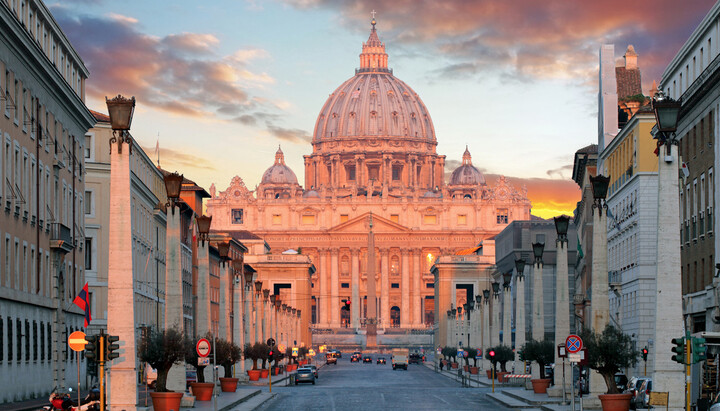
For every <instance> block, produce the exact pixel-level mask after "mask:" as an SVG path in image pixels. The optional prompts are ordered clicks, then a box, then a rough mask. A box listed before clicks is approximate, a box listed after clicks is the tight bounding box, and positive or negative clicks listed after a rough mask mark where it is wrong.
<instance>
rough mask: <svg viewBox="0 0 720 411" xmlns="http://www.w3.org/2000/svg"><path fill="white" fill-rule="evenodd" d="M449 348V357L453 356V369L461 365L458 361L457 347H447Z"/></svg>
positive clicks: (451, 363)
mask: <svg viewBox="0 0 720 411" xmlns="http://www.w3.org/2000/svg"><path fill="white" fill-rule="evenodd" d="M447 348H448V351H447V353H448V357H449V358H452V361H451V362H450V367H451V368H452V369H457V368H458V365H459V364H458V363H457V348H455V347H447Z"/></svg>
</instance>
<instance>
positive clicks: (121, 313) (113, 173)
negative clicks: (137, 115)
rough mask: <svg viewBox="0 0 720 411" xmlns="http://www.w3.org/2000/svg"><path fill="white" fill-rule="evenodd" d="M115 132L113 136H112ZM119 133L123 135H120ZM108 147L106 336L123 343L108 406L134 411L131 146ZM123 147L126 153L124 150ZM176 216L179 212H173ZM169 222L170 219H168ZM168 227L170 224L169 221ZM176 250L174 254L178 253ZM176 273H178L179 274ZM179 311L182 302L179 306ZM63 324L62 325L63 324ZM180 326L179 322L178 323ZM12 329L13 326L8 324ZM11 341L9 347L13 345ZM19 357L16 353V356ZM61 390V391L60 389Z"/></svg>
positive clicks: (114, 363) (114, 365)
mask: <svg viewBox="0 0 720 411" xmlns="http://www.w3.org/2000/svg"><path fill="white" fill-rule="evenodd" d="M114 133H115V132H113V134H114ZM121 133H122V132H121ZM120 141H121V142H120V145H119V146H118V145H116V144H111V145H110V210H109V212H110V215H111V216H112V218H111V219H110V226H109V227H108V232H109V233H108V238H109V240H108V241H109V244H110V245H111V247H108V250H109V257H108V272H110V273H112V275H108V312H107V318H108V320H107V332H108V334H110V335H116V336H118V337H120V341H122V342H124V345H123V346H122V349H121V350H120V358H118V359H116V360H113V361H112V365H111V367H110V377H109V378H110V379H111V380H112V384H110V386H109V393H108V398H107V402H108V406H109V407H111V408H112V409H125V410H135V409H136V405H137V383H136V381H135V380H136V378H137V377H136V375H137V366H136V357H137V354H136V352H135V291H134V288H133V255H132V246H133V239H132V220H131V215H130V214H131V206H130V199H131V195H130V148H131V146H130V144H132V143H130V144H126V143H124V142H122V138H121V140H120ZM123 146H124V148H125V150H123ZM176 213H177V214H179V212H178V211H177V210H176ZM168 220H169V219H168ZM168 224H169V221H168ZM179 251H180V249H179V247H178V248H177V250H176V252H179ZM178 271H179V270H178ZM180 304H181V310H182V300H181V302H180ZM63 322H64V321H63ZM181 324H182V322H181ZM10 326H12V324H10ZM13 343H14V342H13V341H10V344H13ZM63 343H64V344H65V342H63ZM18 354H19V353H18ZM59 388H60V387H59Z"/></svg>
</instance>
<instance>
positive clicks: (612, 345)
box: [580, 324, 640, 394]
mask: <svg viewBox="0 0 720 411" xmlns="http://www.w3.org/2000/svg"><path fill="white" fill-rule="evenodd" d="M580 338H582V340H583V345H584V346H585V347H587V356H588V358H587V362H588V367H590V368H591V369H593V370H595V371H597V372H598V373H600V375H602V376H603V379H604V380H605V385H606V386H607V389H608V390H607V394H620V390H618V387H617V385H616V384H615V373H617V372H618V371H620V369H622V368H628V367H634V366H635V365H636V364H637V362H638V357H639V356H640V351H638V350H637V349H635V347H633V343H632V339H631V338H630V336H628V335H627V334H624V333H623V332H622V331H620V330H619V329H617V328H615V327H614V326H612V325H611V324H608V325H607V326H606V327H605V329H604V330H603V331H602V333H596V332H593V331H592V330H589V329H584V330H583V331H582V332H581V333H580Z"/></svg>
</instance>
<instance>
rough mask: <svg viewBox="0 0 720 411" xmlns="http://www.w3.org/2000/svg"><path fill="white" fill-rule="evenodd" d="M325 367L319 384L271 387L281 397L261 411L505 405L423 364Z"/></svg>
mask: <svg viewBox="0 0 720 411" xmlns="http://www.w3.org/2000/svg"><path fill="white" fill-rule="evenodd" d="M349 357H350V355H349V354H348V355H344V356H343V358H341V359H338V364H337V365H327V366H323V367H322V368H321V369H320V370H319V371H318V373H319V378H318V379H317V381H316V383H315V385H312V384H309V383H306V384H302V383H301V384H300V385H297V386H273V394H277V397H276V398H275V399H273V400H271V401H269V402H267V403H266V404H264V405H263V406H262V407H261V408H260V409H261V410H278V411H280V410H282V411H286V410H342V411H347V410H488V409H492V410H494V411H499V410H503V409H504V408H502V407H500V406H498V405H497V403H494V402H492V401H491V400H489V399H486V398H485V393H486V392H488V391H489V389H484V388H462V387H460V384H459V383H457V382H455V381H453V380H452V379H450V378H447V377H443V376H441V375H439V374H436V373H435V372H434V371H432V370H431V369H429V368H427V367H425V366H424V365H416V364H411V365H410V366H409V367H408V370H407V371H404V370H396V371H393V369H392V366H391V365H390V355H384V357H385V358H386V359H387V364H385V365H378V364H375V358H377V357H378V355H377V354H373V355H372V357H373V362H372V363H371V364H364V363H350V359H349Z"/></svg>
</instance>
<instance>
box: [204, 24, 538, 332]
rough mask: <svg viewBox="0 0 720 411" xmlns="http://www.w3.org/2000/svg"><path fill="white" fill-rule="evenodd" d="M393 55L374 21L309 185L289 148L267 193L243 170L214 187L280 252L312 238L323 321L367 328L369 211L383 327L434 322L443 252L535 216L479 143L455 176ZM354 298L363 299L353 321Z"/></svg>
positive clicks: (214, 207)
mask: <svg viewBox="0 0 720 411" xmlns="http://www.w3.org/2000/svg"><path fill="white" fill-rule="evenodd" d="M387 59H388V55H387V54H386V53H385V45H384V44H383V43H382V42H380V40H379V38H378V35H377V31H376V28H375V21H374V20H373V22H372V29H371V33H370V37H369V39H368V41H367V42H365V43H363V48H362V53H361V54H360V68H359V69H357V70H356V73H355V75H354V76H353V77H351V78H350V79H349V80H347V81H346V82H344V83H343V84H342V85H341V86H340V87H339V88H338V89H336V90H335V91H334V92H333V93H331V95H330V97H329V98H328V100H327V102H326V103H325V105H324V106H323V107H322V109H321V111H320V114H319V116H318V119H317V122H316V125H315V131H314V133H313V140H312V147H313V151H312V154H310V155H307V156H305V187H304V188H303V187H301V186H300V185H299V183H298V180H297V177H296V175H295V173H294V172H293V171H292V170H291V169H290V168H289V167H288V166H286V165H285V161H284V154H283V153H282V151H281V150H279V149H278V152H277V153H276V156H275V164H274V165H272V166H271V167H270V168H269V169H268V170H267V171H266V172H265V173H264V175H263V177H262V181H261V183H260V185H259V186H258V187H257V189H256V190H254V191H250V190H248V189H247V188H246V186H245V184H244V182H243V181H242V179H241V178H240V177H235V178H234V179H233V180H232V182H231V183H230V186H229V187H227V189H226V190H224V191H221V192H219V193H216V192H215V189H214V186H213V187H212V188H211V190H210V191H211V196H212V197H211V198H210V199H209V200H208V202H207V211H208V213H209V214H211V215H212V216H213V226H214V227H215V229H218V230H238V229H241V230H249V231H252V232H253V233H255V234H257V235H258V236H260V237H262V238H263V239H265V240H266V241H267V242H268V244H270V246H271V247H273V248H274V249H280V250H285V249H289V248H295V249H296V248H299V247H301V248H302V253H303V254H306V255H308V256H310V258H311V260H312V262H313V264H314V265H315V267H316V268H317V272H316V274H315V275H313V277H312V290H313V296H312V312H313V315H312V318H313V319H314V323H315V324H316V325H317V327H318V328H320V329H324V330H327V329H330V330H340V329H343V328H345V327H349V328H356V329H358V328H361V326H362V323H363V320H364V318H365V304H364V303H363V301H364V300H365V296H366V289H367V288H366V287H367V282H368V281H369V279H368V278H367V267H366V261H367V260H366V259H367V254H368V249H367V234H368V217H369V216H370V214H372V216H373V221H374V222H375V228H374V232H375V241H376V245H377V249H376V250H374V251H371V252H375V253H376V255H377V258H376V262H377V268H376V272H377V273H379V275H378V276H377V278H376V279H374V281H377V283H376V284H377V288H376V289H377V290H378V297H379V300H380V309H379V311H378V313H379V317H380V323H379V328H380V329H381V330H382V329H385V330H390V329H394V328H405V329H409V328H415V329H421V328H426V327H427V326H428V325H429V324H432V323H433V321H434V308H433V307H434V305H433V303H432V300H433V299H434V290H433V289H432V284H433V281H434V280H433V276H432V274H431V273H430V267H431V266H432V264H433V262H434V261H435V259H436V258H437V257H438V256H439V255H443V254H451V253H453V252H454V251H455V250H460V249H465V248H468V247H472V246H476V245H478V244H479V243H480V242H481V241H483V240H485V239H488V238H490V237H492V236H493V235H495V234H496V233H498V232H499V231H500V230H502V229H503V228H504V227H505V226H506V225H507V224H508V222H509V221H512V220H515V219H529V218H530V201H529V200H528V198H527V195H526V192H525V190H524V189H523V190H517V189H515V188H514V187H511V186H509V185H508V184H507V181H506V180H505V179H504V178H500V179H499V180H498V182H497V184H495V185H494V186H490V185H488V184H487V183H486V181H485V177H484V176H483V175H482V173H481V172H480V171H479V170H478V169H477V168H476V167H475V166H473V164H472V158H471V156H470V152H469V151H468V150H466V151H465V154H464V155H463V164H462V165H461V166H460V167H458V168H457V169H456V170H454V171H453V173H452V176H451V177H450V181H449V182H448V183H446V182H445V181H444V174H445V157H444V156H442V155H439V154H437V153H436V146H437V140H436V138H435V129H434V127H433V124H432V120H431V118H430V114H429V112H428V109H427V108H426V107H425V105H424V104H423V102H422V100H421V99H420V97H419V96H418V95H417V93H416V92H415V91H413V90H412V89H411V88H410V87H409V86H408V85H407V84H405V83H404V82H402V81H401V80H399V79H398V78H396V77H395V76H394V75H393V72H392V70H391V69H389V68H388V65H387ZM370 280H372V279H370ZM343 299H351V300H352V301H355V302H356V303H357V302H361V303H360V305H359V307H360V309H359V310H357V311H353V313H354V314H350V318H348V315H349V314H348V312H347V310H343V304H341V301H342V300H343Z"/></svg>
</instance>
